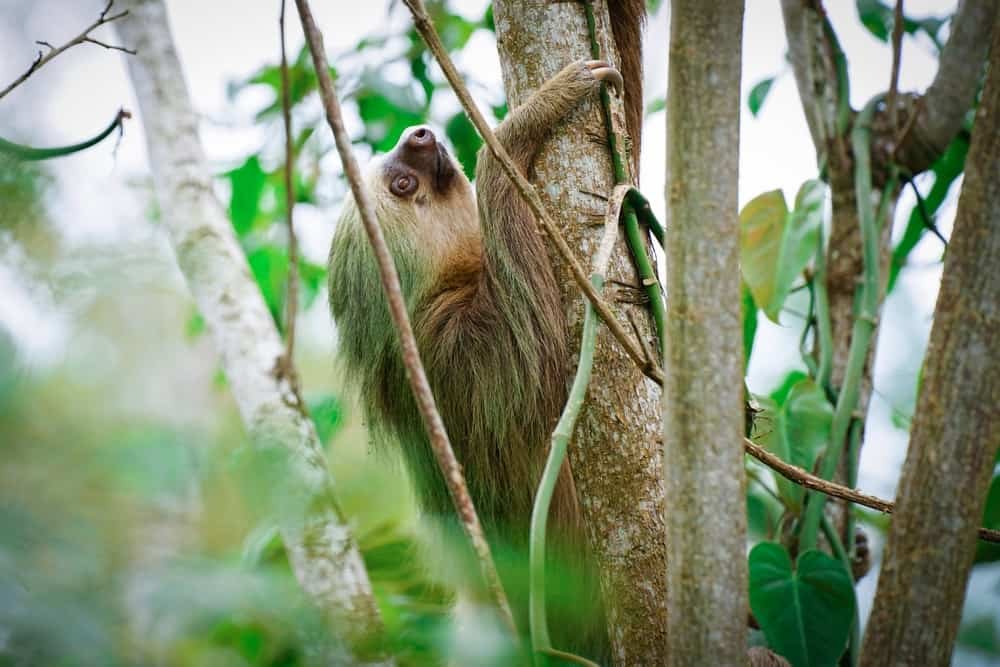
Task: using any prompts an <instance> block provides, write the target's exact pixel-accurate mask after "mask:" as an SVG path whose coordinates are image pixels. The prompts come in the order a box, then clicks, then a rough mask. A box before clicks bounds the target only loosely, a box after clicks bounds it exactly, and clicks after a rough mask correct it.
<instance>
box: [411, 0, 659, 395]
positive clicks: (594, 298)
mask: <svg viewBox="0 0 1000 667" xmlns="http://www.w3.org/2000/svg"><path fill="white" fill-rule="evenodd" d="M403 4H405V5H406V7H407V8H408V9H409V10H410V14H412V15H413V25H414V27H416V29H417V32H419V33H420V36H421V37H423V40H424V43H425V44H427V48H428V49H430V51H431V53H432V54H433V55H434V58H435V59H436V60H437V61H438V64H439V65H440V66H441V70H442V71H443V72H444V75H445V78H447V79H448V83H450V84H451V87H452V89H453V90H454V91H455V95H456V96H457V97H458V101H459V102H460V103H461V104H462V108H464V109H465V113H466V114H467V115H468V116H469V119H470V120H471V121H472V124H473V125H475V127H476V130H477V131H478V132H479V136H481V137H482V138H483V141H484V142H486V145H487V146H489V148H490V151H492V152H493V155H495V156H496V158H497V161H498V162H499V163H500V166H501V168H502V169H503V171H504V173H505V174H506V175H507V177H508V178H509V179H510V180H511V182H512V183H513V184H514V187H515V188H517V191H518V193H519V194H520V195H521V197H523V198H524V201H525V202H527V204H528V207H529V208H530V209H531V212H532V213H534V215H535V220H536V221H537V223H538V224H539V225H540V226H541V230H540V231H542V232H543V233H545V234H546V235H548V237H549V239H550V240H551V241H552V243H553V244H554V245H555V248H556V251H557V252H558V253H559V255H560V256H561V257H562V258H563V261H565V262H566V264H567V265H568V266H569V268H570V273H572V275H573V280H574V281H575V282H576V284H577V285H578V286H579V287H580V289H581V290H582V291H583V293H584V295H585V296H586V297H587V299H588V300H589V301H590V302H591V303H592V304H593V305H594V309H595V310H596V311H597V313H598V314H599V315H600V316H601V320H603V321H604V324H605V325H606V326H607V327H608V329H609V330H610V331H611V335H613V336H614V337H615V340H617V341H618V342H619V343H621V346H622V348H623V349H624V350H625V353H626V354H627V355H628V356H629V357H631V359H632V361H634V362H635V364H636V365H637V366H638V367H639V369H640V370H641V371H642V372H643V373H644V374H645V375H646V376H647V377H649V378H650V379H651V380H653V381H654V382H656V384H658V385H660V386H663V371H662V370H661V369H660V368H659V367H657V366H654V365H651V364H649V363H648V362H647V361H646V359H645V357H644V356H643V353H642V348H641V347H640V346H639V344H638V343H637V342H636V341H635V340H634V339H633V338H632V337H631V336H630V335H629V334H628V332H627V331H626V330H625V327H624V326H623V325H622V323H621V322H620V321H619V320H618V318H617V317H615V315H614V312H612V310H611V307H610V306H609V305H608V303H607V302H606V301H605V300H604V299H603V298H601V295H600V294H598V293H597V290H596V289H595V288H594V286H593V285H592V284H591V283H590V279H589V278H588V277H587V274H586V273H585V272H584V270H583V266H582V265H581V264H580V261H579V260H578V259H577V258H576V256H575V255H574V254H573V251H572V250H571V249H570V247H569V245H568V244H567V243H566V240H565V239H564V238H563V237H562V234H560V233H559V228H558V227H557V226H556V224H555V222H554V221H553V220H552V218H551V217H549V214H548V213H547V212H546V211H545V206H544V204H542V200H541V199H540V198H539V197H538V193H537V192H535V189H534V188H533V187H532V186H531V184H530V183H529V182H528V179H526V178H525V177H524V175H523V174H522V173H521V172H520V171H518V169H517V167H516V166H514V162H513V160H511V157H510V155H508V154H507V150H506V149H505V148H504V147H503V146H502V145H501V144H500V142H499V141H498V140H497V138H496V135H495V134H494V133H493V130H491V129H490V126H489V125H488V124H487V123H486V119H485V118H484V117H483V114H482V113H481V112H480V111H479V108H478V107H477V106H476V103H475V102H474V101H473V100H472V96H471V95H470V94H469V89H468V88H467V87H466V86H465V83H464V82H463V81H462V78H461V77H460V76H459V74H458V70H456V69H455V64H454V63H453V62H452V60H451V56H449V55H448V50H447V49H445V47H444V45H443V44H442V43H441V38H440V37H438V34H437V31H435V29H434V23H433V22H432V21H431V18H430V16H429V15H428V14H427V9H426V8H425V7H424V3H423V0H403Z"/></svg>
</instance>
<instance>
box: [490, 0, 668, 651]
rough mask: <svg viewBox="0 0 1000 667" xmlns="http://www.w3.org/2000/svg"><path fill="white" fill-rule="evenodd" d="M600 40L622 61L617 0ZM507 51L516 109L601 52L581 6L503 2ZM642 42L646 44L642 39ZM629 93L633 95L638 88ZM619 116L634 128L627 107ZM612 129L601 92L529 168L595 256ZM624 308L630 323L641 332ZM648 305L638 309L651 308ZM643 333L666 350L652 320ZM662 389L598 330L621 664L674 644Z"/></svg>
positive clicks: (604, 550) (606, 520)
mask: <svg viewBox="0 0 1000 667" xmlns="http://www.w3.org/2000/svg"><path fill="white" fill-rule="evenodd" d="M593 7H594V13H595V16H596V20H597V35H598V40H599V42H600V44H601V47H602V53H604V54H606V57H609V58H610V59H611V60H612V62H617V54H616V53H615V51H614V47H613V44H612V42H611V37H610V35H611V31H610V30H609V28H608V13H607V5H606V3H605V2H603V1H597V2H594V3H593ZM494 10H495V17H496V28H497V30H496V32H497V46H498V49H499V51H500V62H501V66H502V68H503V76H504V86H505V88H506V91H507V98H508V100H509V103H510V106H511V108H514V107H516V106H518V105H519V104H521V103H522V102H523V101H524V100H525V99H527V97H528V96H529V95H530V94H531V93H532V92H533V91H535V90H537V89H538V88H539V87H540V86H541V84H542V83H543V82H544V81H546V80H547V79H548V78H550V77H551V76H553V75H554V74H556V73H557V72H558V71H559V70H561V69H562V68H563V67H564V66H565V65H566V64H567V63H570V62H572V61H574V60H579V59H581V58H589V57H590V41H589V38H588V33H587V24H586V19H585V15H584V11H583V6H582V5H581V4H580V3H575V2H569V3H559V2H553V3H523V2H515V1H513V0H507V1H498V2H496V3H495V4H494ZM632 46H634V48H638V45H637V44H636V45H632ZM626 94H629V91H626ZM614 115H615V117H616V123H617V125H618V127H620V128H624V123H623V122H622V120H623V119H622V113H621V109H620V107H618V108H616V109H615V114H614ZM604 137H605V129H604V124H603V122H602V118H601V114H600V113H599V102H598V100H597V99H596V98H595V99H593V100H591V101H588V102H585V103H584V104H582V105H580V107H579V108H578V109H577V111H576V112H575V113H573V114H572V115H571V116H570V118H569V119H567V122H566V124H565V125H564V126H563V127H562V128H561V129H556V130H555V132H554V135H553V138H552V139H551V140H550V141H549V142H548V143H547V145H546V146H544V147H543V148H542V150H541V153H540V155H539V157H538V159H537V160H536V162H535V164H534V167H533V169H532V171H531V173H530V174H529V176H530V178H531V181H532V183H533V184H535V185H536V186H537V187H538V190H539V194H540V195H541V197H542V200H543V201H544V203H545V205H546V208H547V210H548V211H549V212H550V213H551V214H552V216H553V217H554V218H555V219H556V222H557V223H558V224H559V225H560V227H561V230H562V233H563V235H564V237H565V238H566V241H567V242H568V243H569V245H570V246H571V247H573V248H574V250H576V252H577V253H578V256H579V257H581V258H583V259H584V261H586V258H589V257H590V256H591V255H592V254H593V253H594V252H595V251H596V249H597V247H598V243H599V240H600V237H601V232H602V230H601V226H600V222H601V220H602V219H603V216H604V211H605V206H606V202H605V201H604V200H602V199H600V198H598V197H595V196H593V195H592V194H590V193H599V194H607V193H610V192H611V188H612V186H613V178H612V170H611V161H610V157H609V154H608V149H607V146H606V142H605V141H604ZM553 267H554V268H555V270H556V277H557V279H558V281H559V283H560V285H561V287H562V295H563V304H564V306H565V308H566V310H567V313H568V318H569V322H570V328H569V331H568V332H567V335H568V336H569V340H570V341H571V343H572V345H573V346H574V347H575V348H578V346H579V341H580V332H581V329H582V325H583V317H582V314H583V301H582V299H581V296H580V292H579V288H577V287H576V285H575V284H574V283H573V280H572V278H571V276H570V274H569V272H568V270H567V269H566V268H565V266H564V264H563V263H562V262H560V261H559V260H558V258H556V257H554V256H553ZM612 281H622V282H625V283H628V284H631V285H638V281H637V278H636V276H635V271H634V268H633V266H632V262H631V261H630V259H629V254H628V250H627V248H626V246H625V243H624V241H620V242H619V243H618V245H617V246H616V248H615V253H614V255H613V256H612V259H611V263H610V267H609V270H608V286H609V287H608V290H607V294H608V296H609V298H611V297H616V298H618V299H622V298H623V297H626V296H628V297H634V293H633V292H632V290H628V292H629V293H628V294H626V293H625V292H626V290H622V291H621V292H620V293H617V294H616V292H615V290H614V289H612V288H613V286H614V284H615V283H614V282H612ZM630 307H633V306H626V305H623V306H622V307H621V308H620V309H619V319H620V320H621V321H622V322H624V323H625V326H626V327H630V325H629V324H628V319H627V318H626V316H625V315H626V313H625V310H626V309H627V308H630ZM642 312H643V311H642V310H641V309H640V310H638V313H639V314H640V315H641V313H642ZM639 319H640V320H641V325H642V331H641V335H642V336H644V337H645V338H646V339H647V340H649V341H650V342H651V344H652V346H653V347H655V342H653V341H655V336H654V334H653V333H652V332H651V329H650V326H649V325H650V323H649V322H648V318H647V317H640V318H639ZM658 401H659V389H658V388H657V387H656V386H655V385H654V384H653V383H652V382H651V381H649V380H647V379H646V378H645V377H644V376H643V375H642V373H640V372H639V371H638V369H637V368H636V366H635V364H634V363H632V361H631V360H630V359H629V358H628V357H626V356H625V354H624V353H623V352H622V351H621V348H620V347H619V346H618V345H617V343H616V342H615V341H614V340H612V339H611V337H610V336H608V335H606V334H604V333H601V334H599V336H598V341H597V346H596V354H595V361H594V372H593V379H592V381H591V385H590V391H589V394H588V399H587V403H586V406H585V408H584V410H583V414H582V415H581V417H580V421H579V423H578V424H577V427H576V432H575V435H574V440H573V443H572V445H571V447H570V460H571V463H572V468H573V475H574V478H575V481H576V488H577V493H578V495H579V499H580V502H581V505H582V507H583V511H584V518H585V521H586V523H587V527H588V534H589V537H590V542H591V546H592V548H593V550H594V553H595V555H596V557H597V560H598V563H599V565H600V568H601V588H602V591H603V593H604V598H605V604H606V609H607V615H608V626H609V635H610V638H611V642H612V648H613V652H614V660H615V663H616V664H656V663H662V662H663V660H664V649H665V646H666V642H665V636H664V627H665V625H666V606H665V579H666V577H665V574H666V560H665V545H664V526H663V518H662V513H663V482H662V473H661V466H662V458H661V456H662V454H661V450H660V449H661V448H660V446H659V434H658V428H657V423H658V421H659V420H658V417H657V405H658Z"/></svg>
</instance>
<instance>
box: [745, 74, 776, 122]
mask: <svg viewBox="0 0 1000 667" xmlns="http://www.w3.org/2000/svg"><path fill="white" fill-rule="evenodd" d="M773 85H774V77H773V76H769V77H767V78H766V79H762V80H761V81H758V82H757V83H756V85H754V87H753V88H751V89H750V94H749V95H747V106H748V107H750V113H752V114H753V115H754V116H756V115H757V114H758V113H760V108H761V107H762V106H764V100H766V99H767V95H768V93H770V92H771V86H773Z"/></svg>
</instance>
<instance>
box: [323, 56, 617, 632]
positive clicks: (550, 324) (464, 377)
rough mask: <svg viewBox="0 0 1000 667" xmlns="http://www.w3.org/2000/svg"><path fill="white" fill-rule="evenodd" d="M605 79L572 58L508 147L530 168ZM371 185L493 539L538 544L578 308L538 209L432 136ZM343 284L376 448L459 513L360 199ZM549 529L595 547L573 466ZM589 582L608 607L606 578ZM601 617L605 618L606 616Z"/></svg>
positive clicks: (410, 134)
mask: <svg viewBox="0 0 1000 667" xmlns="http://www.w3.org/2000/svg"><path fill="white" fill-rule="evenodd" d="M602 81H603V82H608V83H609V84H610V85H612V86H613V87H614V88H615V89H616V90H618V91H621V89H622V86H623V82H622V77H621V75H620V74H619V72H618V71H617V70H616V69H615V68H613V67H611V66H610V65H609V64H608V63H607V62H605V61H601V60H581V61H577V62H574V63H571V64H569V65H567V66H566V67H565V68H563V70H562V71H560V72H559V73H558V74H557V75H556V76H554V77H553V78H552V79H550V80H549V81H548V82H546V83H545V84H544V85H543V86H542V87H541V88H540V89H539V90H538V91H537V92H536V93H535V94H534V95H532V96H531V97H530V98H529V99H528V100H527V101H526V102H525V103H524V104H523V105H522V106H520V107H519V108H517V109H515V110H514V111H513V112H512V113H511V114H510V115H509V116H508V117H507V118H506V119H505V120H504V121H503V122H502V123H501V124H500V126H499V127H498V128H497V130H496V135H497V138H498V139H499V141H500V142H501V144H503V146H504V147H505V148H506V149H507V151H508V153H509V154H510V155H511V157H512V158H513V160H514V162H515V164H516V166H517V168H518V169H520V170H521V172H522V173H527V172H528V170H529V168H530V166H531V163H532V161H533V160H534V158H535V156H536V154H537V152H538V150H539V147H540V146H542V145H543V144H544V142H545V140H546V139H547V138H548V136H549V135H550V133H551V132H552V129H553V128H555V127H558V126H559V124H560V122H561V121H563V120H564V119H565V118H566V116H567V115H568V114H569V113H570V112H571V111H572V110H573V109H574V108H575V107H576V106H577V105H578V104H579V103H580V102H581V101H582V100H583V99H585V98H587V97H588V96H590V95H593V94H594V93H595V92H596V91H597V90H598V88H599V85H600V83H601V82H602ZM366 180H367V185H368V187H369V188H370V191H371V192H372V193H373V199H374V202H375V211H376V216H377V218H378V222H379V224H380V226H381V227H382V230H383V233H384V235H385V238H386V241H387V243H388V245H389V249H390V250H391V252H392V255H393V257H394V260H395V263H396V267H397V270H398V272H399V277H400V283H401V287H402V291H403V295H404V297H405V300H406V303H407V309H408V311H409V316H410V318H411V321H412V323H413V330H414V334H415V336H416V339H417V344H418V347H419V350H420V355H421V358H422V360H423V363H424V366H425V368H426V371H427V376H428V379H429V381H430V385H431V388H432V390H433V392H434V396H435V399H436V401H437V405H438V408H439V410H440V412H441V417H442V419H443V421H444V424H445V427H446V429H447V431H448V435H449V437H450V439H451V442H452V446H453V447H454V449H455V454H456V457H457V458H458V460H459V462H460V463H461V464H462V466H463V470H464V473H465V477H466V481H467V483H468V488H469V492H470V494H471V496H472V499H473V501H474V503H475V506H476V509H477V511H478V512H479V515H480V518H481V520H482V522H483V524H484V526H485V527H486V529H487V532H488V533H489V536H490V539H491V541H493V540H497V539H503V540H506V541H507V542H508V543H512V544H515V545H521V546H522V547H523V546H524V544H525V543H526V539H527V534H528V524H529V520H530V516H531V509H532V503H533V497H534V492H535V489H536V487H537V485H538V481H539V478H540V475H541V471H542V469H543V467H544V464H545V459H546V456H547V453H548V442H549V436H550V434H551V431H552V429H553V427H554V426H555V422H556V420H557V418H558V416H559V413H560V411H561V410H562V408H563V405H564V403H565V399H566V393H567V376H568V370H569V368H568V364H569V350H568V346H567V341H566V323H565V314H564V311H563V307H562V304H561V302H560V296H559V289H558V286H557V284H556V280H555V277H554V274H553V271H552V267H551V265H550V264H549V258H548V254H547V252H546V249H545V246H544V244H543V241H542V238H541V236H540V235H539V234H538V232H537V231H536V228H535V224H534V222H533V220H532V214H531V211H530V210H529V208H528V206H527V204H526V203H525V202H524V201H523V200H522V198H521V197H520V195H519V194H518V193H517V191H516V190H515V189H514V186H513V184H512V183H511V182H510V180H509V179H508V178H507V177H506V175H505V174H504V173H503V171H502V170H501V167H500V165H499V162H498V161H497V160H496V158H495V157H494V156H493V154H492V153H491V152H490V151H489V149H488V148H487V147H484V148H483V149H482V150H481V151H480V153H479V156H478V162H477V167H476V188H475V192H474V191H473V186H472V184H471V183H470V182H469V180H468V179H467V178H466V177H465V175H464V173H463V172H462V170H461V168H460V166H459V165H458V163H457V162H456V160H455V158H454V157H452V155H451V154H450V153H449V151H448V150H447V148H445V146H444V144H443V143H442V142H441V141H440V139H439V138H438V137H437V136H436V135H435V133H434V132H433V130H431V129H430V128H428V127H426V126H419V127H414V128H410V129H408V130H407V131H406V132H404V133H403V135H402V138H401V139H400V140H399V143H398V144H397V145H396V147H395V148H394V149H393V150H392V151H391V152H390V153H389V154H387V155H385V156H384V157H382V158H381V159H375V160H374V161H373V162H372V164H370V165H369V168H368V170H367V173H366ZM329 288H330V290H329V291H330V309H331V311H332V314H333V317H334V319H335V321H336V324H337V330H338V332H339V336H340V344H339V347H340V357H341V360H342V362H343V365H344V368H345V371H346V375H347V379H348V382H350V383H351V384H353V385H355V386H357V387H358V388H359V390H360V397H361V404H362V409H363V412H364V415H365V417H366V422H367V424H368V427H369V430H370V432H371V434H372V437H373V440H374V441H375V443H376V445H382V446H393V445H392V444H391V443H394V445H395V446H398V447H400V449H401V451H402V455H403V459H404V460H405V462H406V464H407V467H408V468H409V471H410V473H411V477H412V479H413V482H414V485H415V487H416V491H417V496H418V499H419V501H420V504H421V506H422V508H423V509H424V511H426V512H428V513H431V514H436V515H441V516H449V515H451V514H452V513H453V510H452V508H451V500H450V496H449V494H448V490H447V487H446V485H445V483H444V479H443V477H442V475H441V473H440V471H439V469H438V466H437V463H436V459H435V458H434V455H433V452H432V450H431V447H430V444H429V441H428V438H427V435H426V433H425V431H424V426H423V422H422V420H421V418H420V415H419V413H418V410H417V406H416V403H415V401H414V399H413V396H412V394H411V393H410V386H409V383H408V382H407V378H406V372H405V369H404V366H403V362H402V358H401V354H400V347H399V342H398V339H397V335H396V332H395V329H394V328H393V325H392V323H391V320H390V316H389V308H388V305H387V302H386V299H385V296H384V294H383V292H382V288H381V283H380V279H379V274H378V270H377V266H376V263H375V258H374V255H373V253H372V251H371V249H370V247H369V243H368V239H367V237H366V235H365V233H364V229H363V227H362V224H361V219H360V215H359V213H358V209H357V206H356V204H355V202H354V200H353V198H348V199H347V201H346V202H345V205H344V209H343V212H342V214H341V216H340V220H339V222H338V224H337V228H336V232H335V234H334V238H333V243H332V247H331V250H330V259H329ZM550 525H551V527H552V528H551V530H550V540H551V541H552V542H553V546H554V548H555V550H556V551H557V552H559V551H560V550H561V551H562V553H574V552H575V553H576V554H577V558H579V554H580V553H585V552H586V546H585V541H584V534H583V527H582V524H581V519H580V508H579V505H578V503H577V499H576V493H575V490H574V487H573V476H572V472H571V470H570V468H569V464H568V462H567V463H566V464H564V465H563V468H562V470H561V471H560V476H559V481H558V483H557V485H556V490H555V494H554V496H553V500H552V506H551V510H550ZM591 572H592V571H591ZM590 578H591V579H596V577H593V576H591V577H590ZM590 585H591V586H592V588H593V590H592V593H593V596H594V597H595V598H596V597H597V588H596V582H592V583H591V584H590ZM515 606H517V605H515ZM521 612H522V613H523V608H522V610H521ZM519 615H520V614H519ZM591 615H592V616H594V617H595V619H597V620H598V623H597V624H599V625H602V624H603V619H602V618H599V617H600V616H601V614H600V611H599V610H598V611H597V612H594V613H592V614H591ZM593 620H594V619H592V621H593ZM591 624H592V625H593V624H594V623H593V622H591ZM522 627H525V626H524V625H523V624H522ZM599 632H600V633H601V634H603V632H604V630H603V627H602V628H601V629H600V631H599ZM606 641H607V640H606V637H605V638H604V639H603V640H602V641H601V643H603V644H606Z"/></svg>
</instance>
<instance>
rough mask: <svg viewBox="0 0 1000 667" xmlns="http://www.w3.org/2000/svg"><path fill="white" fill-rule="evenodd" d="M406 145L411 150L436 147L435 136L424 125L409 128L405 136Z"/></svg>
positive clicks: (424, 149)
mask: <svg viewBox="0 0 1000 667" xmlns="http://www.w3.org/2000/svg"><path fill="white" fill-rule="evenodd" d="M406 147H407V148H410V149H413V150H420V151H430V150H434V149H435V148H436V147H437V138H436V137H435V136H434V133H433V132H431V131H430V129H428V128H426V127H418V128H416V129H413V130H410V133H409V135H407V137H406Z"/></svg>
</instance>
